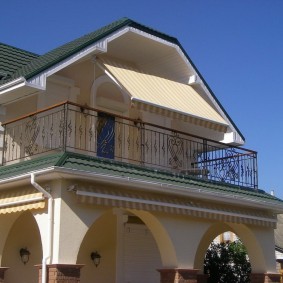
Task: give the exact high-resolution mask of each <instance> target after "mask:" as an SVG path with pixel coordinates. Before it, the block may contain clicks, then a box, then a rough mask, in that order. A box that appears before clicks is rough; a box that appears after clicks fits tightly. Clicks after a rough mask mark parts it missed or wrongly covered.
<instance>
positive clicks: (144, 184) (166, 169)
mask: <svg viewBox="0 0 283 283" xmlns="http://www.w3.org/2000/svg"><path fill="white" fill-rule="evenodd" d="M0 71H1V79H0V105H1V109H0V114H1V116H0V117H1V125H2V127H3V148H2V166H1V168H0V225H1V230H0V254H1V256H0V264H1V267H0V278H1V280H0V282H5V283H22V282H23V281H25V282H29V283H35V282H42V283H43V282H48V283H51V282H52V283H54V282H81V283H90V282H92V283H93V282H100V283H101V282H105V283H106V282H107V283H114V282H116V283H124V282H127V283H130V282H131V283H139V282H148V283H153V282H161V283H165V282H166V283H173V282H174V283H178V282H190V283H196V282H198V283H199V282H206V280H207V276H206V275H204V274H203V260H204V256H205V252H206V250H207V248H208V246H209V244H210V242H211V241H212V240H213V239H214V238H215V237H216V236H217V235H219V234H221V233H223V232H225V231H232V232H234V233H236V234H237V235H238V236H239V237H240V238H241V240H242V241H243V243H244V244H245V245H246V247H247V250H248V253H249V258H250V260H251V265H252V275H251V282H253V283H255V282H257V283H261V282H262V283H263V282H280V279H279V277H280V276H279V274H278V273H277V271H276V263H275V256H274V250H272V249H271V248H270V247H271V246H274V228H275V227H276V222H277V218H276V215H277V214H279V213H283V202H282V201H281V200H279V199H278V198H276V197H274V196H272V195H270V194H267V193H265V192H264V191H262V190H260V189H259V188H258V183H257V180H258V171H257V153H256V152H255V151H253V150H248V149H245V148H243V147H241V146H242V145H243V144H244V137H243V135H242V134H241V132H240V131H239V129H238V128H237V126H236V125H235V123H234V122H233V121H232V119H231V118H230V117H229V115H228V113H227V112H226V111H225V109H224V108H223V107H222V106H221V104H220V102H219V101H218V100H217V98H216V96H215V95H214V94H213V92H212V91H211V89H210V88H209V86H208V85H207V83H206V82H205V80H204V78H203V77H202V76H201V74H200V73H199V71H198V70H197V69H196V67H195V66H194V64H193V63H192V61H191V59H190V58H189V57H188V55H187V54H186V52H185V50H184V49H183V48H182V46H181V44H180V43H179V42H178V40H177V39H176V38H174V37H171V36H168V35H166V34H164V33H161V32H159V31H156V30H154V29H152V28H150V27H147V26H144V25H141V24H139V23H137V22H135V21H133V20H131V19H127V18H123V19H121V20H118V21H116V22H114V23H111V24H109V25H108V26H105V27H103V28H101V29H99V30H97V31H95V32H92V33H90V34H87V35H85V36H82V37H81V38H78V39H76V40H74V41H72V42H69V43H67V44H65V45H63V46H60V47H58V48H56V49H54V50H51V51H50V52H48V53H46V54H44V55H37V54H33V53H30V52H27V51H24V50H21V49H18V48H15V47H12V46H9V45H6V44H1V45H0ZM23 278H24V280H23Z"/></svg>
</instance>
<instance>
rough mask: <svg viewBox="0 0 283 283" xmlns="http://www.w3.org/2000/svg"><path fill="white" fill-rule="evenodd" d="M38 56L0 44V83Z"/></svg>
mask: <svg viewBox="0 0 283 283" xmlns="http://www.w3.org/2000/svg"><path fill="white" fill-rule="evenodd" d="M38 57H39V55H37V54H34V53H31V52H29V51H25V50H23V49H19V48H16V47H13V46H10V45H7V44H4V43H1V42H0V83H1V78H3V79H2V81H3V82H4V81H5V80H8V79H10V78H11V76H12V75H13V74H14V73H15V72H16V71H17V70H18V69H20V68H22V67H23V66H25V65H27V64H28V63H30V62H31V61H32V60H33V59H35V58H38Z"/></svg>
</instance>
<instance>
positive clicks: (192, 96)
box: [99, 59, 228, 131]
mask: <svg viewBox="0 0 283 283" xmlns="http://www.w3.org/2000/svg"><path fill="white" fill-rule="evenodd" d="M99 62H100V63H102V64H103V66H104V68H105V69H106V70H107V71H109V72H110V74H111V75H112V76H113V77H114V78H115V79H116V80H117V81H118V82H119V84H121V85H122V86H123V87H124V88H125V89H126V91H127V92H128V94H129V95H130V96H131V100H132V103H133V105H134V106H135V107H136V108H138V109H141V110H146V111H150V112H154V113H159V114H163V115H166V116H167V117H172V118H176V119H183V120H185V121H189V122H191V123H194V124H196V125H200V126H203V127H207V128H211V129H215V130H218V131H225V130H226V128H227V126H228V123H227V122H226V121H225V119H224V118H223V117H222V116H221V115H220V114H219V113H218V112H217V111H216V110H215V109H214V108H213V107H212V106H210V105H209V104H208V103H207V102H206V101H205V100H204V99H203V98H202V97H201V96H200V95H199V94H198V93H197V92H196V91H195V90H194V89H193V88H192V87H191V86H190V85H188V84H183V83H179V82H176V81H172V80H169V79H165V78H162V77H158V76H155V75H151V74H147V73H145V72H143V71H141V70H139V69H137V68H136V67H134V66H131V65H130V64H126V63H124V62H123V63H121V62H116V61H114V60H112V59H111V60H109V59H99Z"/></svg>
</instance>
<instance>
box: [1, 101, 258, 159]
mask: <svg viewBox="0 0 283 283" xmlns="http://www.w3.org/2000/svg"><path fill="white" fill-rule="evenodd" d="M65 104H67V105H68V104H69V105H73V106H76V107H78V108H80V109H83V110H84V109H86V110H91V111H95V112H104V113H105V114H108V115H111V116H115V117H117V118H120V119H123V120H127V121H131V122H133V123H141V124H142V125H143V126H145V125H147V126H150V127H156V128H159V129H162V130H166V131H170V132H174V133H177V134H181V135H185V136H189V137H193V138H196V139H200V140H206V141H208V142H211V143H214V144H218V145H219V146H220V147H226V148H227V147H229V148H236V149H240V150H244V151H248V152H249V153H251V154H257V152H256V151H254V150H251V149H247V148H244V147H239V146H232V145H228V144H225V143H221V142H219V141H215V140H212V139H207V138H203V137H200V136H197V135H193V134H188V133H186V132H183V131H179V130H174V129H170V128H167V127H164V126H160V125H155V124H152V123H148V122H143V121H141V120H139V119H132V118H129V117H125V116H121V115H116V114H115V115H113V113H110V112H107V111H104V110H101V109H97V108H93V107H90V106H88V105H81V104H78V103H75V102H71V101H68V100H66V101H63V102H60V103H57V104H54V105H52V106H49V107H46V108H42V109H40V110H38V111H34V112H31V113H29V114H27V115H23V116H21V117H19V118H16V119H12V120H9V121H7V122H4V123H2V126H5V125H8V124H11V123H14V122H17V121H20V120H22V119H26V118H29V117H31V116H34V115H37V114H40V113H43V112H46V111H48V110H52V109H54V108H56V107H60V106H62V105H65ZM81 111H82V110H81Z"/></svg>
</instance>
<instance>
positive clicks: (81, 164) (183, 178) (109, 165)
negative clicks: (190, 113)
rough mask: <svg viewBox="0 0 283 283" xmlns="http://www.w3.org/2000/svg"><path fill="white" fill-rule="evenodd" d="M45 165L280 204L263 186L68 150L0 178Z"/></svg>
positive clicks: (1, 172)
mask: <svg viewBox="0 0 283 283" xmlns="http://www.w3.org/2000/svg"><path fill="white" fill-rule="evenodd" d="M48 167H54V168H55V170H56V168H58V169H59V168H64V169H71V170H78V172H79V171H81V172H89V173H95V174H104V175H105V176H107V175H109V176H110V175H111V176H117V177H127V178H128V177H130V178H132V179H134V180H140V181H150V182H155V183H160V184H164V185H171V186H181V187H183V188H186V187H187V188H196V189H200V190H202V189H206V190H207V189H209V191H210V192H215V193H219V194H225V195H229V196H231V197H232V196H239V197H244V198H249V199H253V200H255V201H262V202H264V201H268V202H273V203H274V204H275V203H277V204H281V205H282V204H283V201H282V200H280V199H278V198H276V197H275V196H272V195H270V194H267V193H266V192H264V191H263V190H255V189H249V188H244V187H239V186H235V185H229V184H226V183H219V182H211V181H206V180H200V179H197V178H193V177H190V176H187V175H181V174H173V173H170V172H167V171H160V170H155V169H151V168H145V167H142V166H137V165H132V164H128V163H124V162H118V161H114V160H109V159H103V158H96V157H89V156H87V155H83V154H78V153H69V152H64V153H63V152H60V153H55V154H50V155H46V156H42V157H38V158H35V159H32V160H28V161H22V162H19V163H17V164H12V165H6V166H3V167H0V181H1V180H4V179H7V178H10V177H15V176H18V175H23V174H28V173H29V172H33V171H38V170H42V169H45V168H48Z"/></svg>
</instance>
